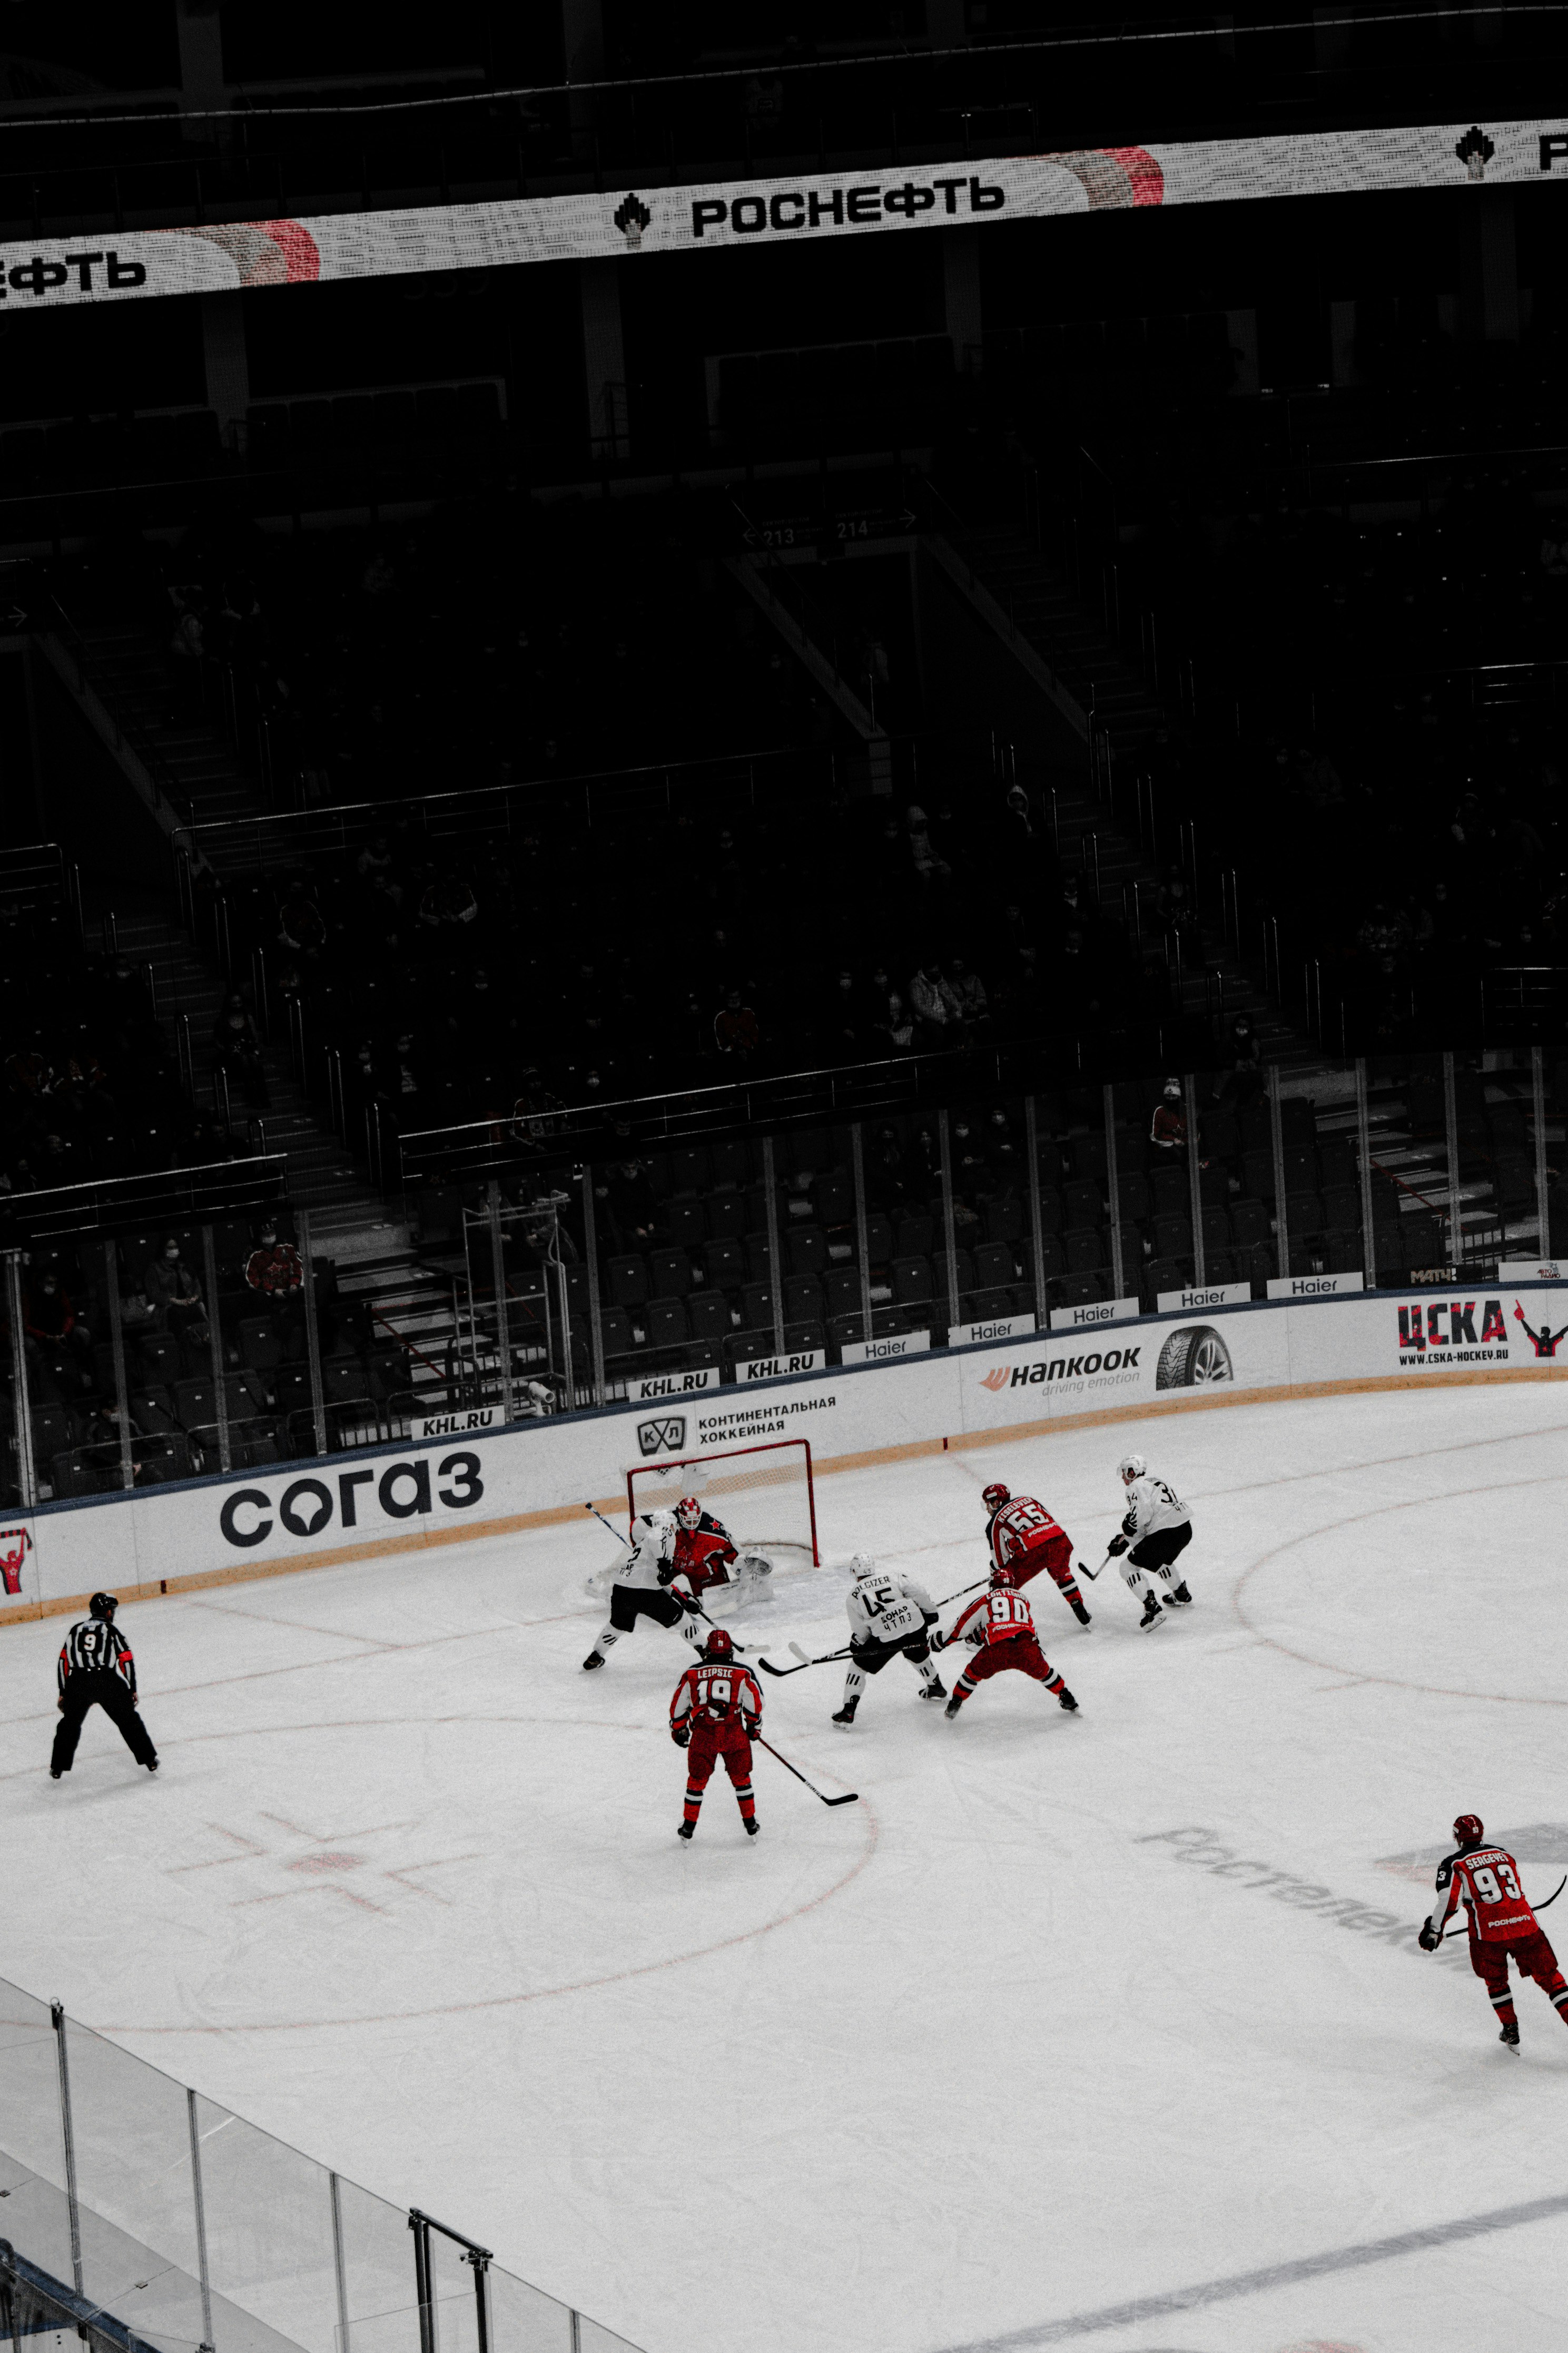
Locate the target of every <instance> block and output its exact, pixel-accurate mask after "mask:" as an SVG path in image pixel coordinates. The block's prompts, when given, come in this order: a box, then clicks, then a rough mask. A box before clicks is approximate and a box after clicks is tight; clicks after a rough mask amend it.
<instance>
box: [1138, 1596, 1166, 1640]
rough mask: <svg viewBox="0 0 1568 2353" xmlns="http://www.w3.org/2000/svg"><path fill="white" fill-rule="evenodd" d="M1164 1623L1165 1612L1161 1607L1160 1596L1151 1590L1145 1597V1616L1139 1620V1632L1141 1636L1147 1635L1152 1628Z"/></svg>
mask: <svg viewBox="0 0 1568 2353" xmlns="http://www.w3.org/2000/svg"><path fill="white" fill-rule="evenodd" d="M1163 1623H1164V1612H1163V1609H1161V1607H1160V1599H1159V1596H1158V1594H1156V1593H1155V1592H1154V1591H1153V1589H1152V1588H1151V1589H1150V1590H1149V1591H1148V1592H1147V1593H1146V1594H1145V1595H1144V1596H1143V1615H1142V1618H1140V1620H1138V1630H1139V1632H1140V1633H1141V1634H1146V1633H1147V1632H1148V1631H1149V1629H1150V1627H1151V1626H1160V1625H1163Z"/></svg>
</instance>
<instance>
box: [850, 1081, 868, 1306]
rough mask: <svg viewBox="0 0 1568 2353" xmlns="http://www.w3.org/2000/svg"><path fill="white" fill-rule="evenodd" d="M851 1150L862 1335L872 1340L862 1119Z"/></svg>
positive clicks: (854, 1128) (854, 1130) (853, 1129)
mask: <svg viewBox="0 0 1568 2353" xmlns="http://www.w3.org/2000/svg"><path fill="white" fill-rule="evenodd" d="M849 1148H850V1151H851V1153H852V1155H853V1156H854V1163H855V1254H856V1256H857V1258H858V1260H859V1262H860V1333H861V1337H862V1338H863V1339H865V1340H867V1341H869V1339H870V1337H871V1254H870V1250H869V1247H868V1230H869V1229H868V1219H867V1216H866V1154H865V1136H864V1130H863V1129H862V1127H861V1125H860V1123H859V1121H858V1120H856V1121H855V1123H854V1124H853V1125H852V1126H851V1128H850V1130H849Z"/></svg>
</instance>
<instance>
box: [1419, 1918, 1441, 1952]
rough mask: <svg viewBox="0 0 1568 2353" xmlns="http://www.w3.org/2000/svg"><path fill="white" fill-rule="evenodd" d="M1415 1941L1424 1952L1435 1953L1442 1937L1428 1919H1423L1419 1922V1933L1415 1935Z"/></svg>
mask: <svg viewBox="0 0 1568 2353" xmlns="http://www.w3.org/2000/svg"><path fill="white" fill-rule="evenodd" d="M1415 1941H1416V1943H1417V1944H1418V1945H1419V1946H1420V1947H1421V1949H1422V1951H1423V1952H1424V1953H1435V1952H1436V1949H1437V1947H1438V1946H1439V1945H1440V1944H1441V1943H1442V1941H1443V1939H1442V1937H1441V1936H1439V1935H1438V1934H1437V1931H1436V1928H1434V1926H1432V1923H1431V1921H1430V1920H1423V1922H1422V1923H1421V1934H1420V1935H1419V1936H1417V1937H1416V1939H1415Z"/></svg>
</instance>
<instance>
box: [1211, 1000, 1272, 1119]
mask: <svg viewBox="0 0 1568 2353" xmlns="http://www.w3.org/2000/svg"><path fill="white" fill-rule="evenodd" d="M1230 1086H1234V1088H1235V1090H1236V1107H1237V1111H1238V1112H1242V1111H1246V1110H1247V1109H1248V1108H1249V1107H1250V1106H1251V1105H1252V1104H1253V1103H1256V1102H1257V1101H1258V1096H1259V1095H1260V1094H1261V1093H1262V1092H1263V1049H1262V1046H1261V1044H1260V1043H1259V1040H1258V1032H1257V1030H1256V1029H1254V1028H1253V1026H1252V1017H1251V1015H1250V1014H1248V1013H1238V1014H1237V1016H1236V1018H1234V1020H1233V1021H1232V1022H1231V1025H1230V1029H1229V1032H1228V1034H1227V1036H1226V1071H1225V1072H1224V1075H1223V1076H1222V1077H1221V1079H1220V1082H1219V1084H1218V1086H1217V1087H1216V1088H1215V1102H1216V1103H1218V1102H1219V1101H1220V1099H1221V1097H1222V1096H1223V1095H1224V1093H1225V1092H1226V1088H1227V1087H1230Z"/></svg>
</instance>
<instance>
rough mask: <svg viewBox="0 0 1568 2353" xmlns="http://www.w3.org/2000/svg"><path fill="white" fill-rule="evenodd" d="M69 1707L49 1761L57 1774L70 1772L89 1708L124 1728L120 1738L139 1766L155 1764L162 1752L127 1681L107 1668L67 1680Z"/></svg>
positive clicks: (63, 1711)
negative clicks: (152, 1736)
mask: <svg viewBox="0 0 1568 2353" xmlns="http://www.w3.org/2000/svg"><path fill="white" fill-rule="evenodd" d="M64 1698H65V1705H64V1706H63V1707H62V1708H61V1710H60V1720H59V1723H58V1725H56V1727H55V1746H54V1753H53V1755H52V1756H51V1757H50V1758H49V1769H50V1771H51V1772H53V1773H68V1772H69V1771H70V1768H71V1759H72V1757H74V1756H75V1755H76V1746H77V1742H78V1741H79V1739H80V1738H81V1727H82V1721H83V1719H84V1717H85V1716H86V1715H87V1712H88V1709H89V1707H100V1708H101V1709H102V1710H103V1712H104V1714H105V1715H107V1716H108V1717H109V1718H110V1721H111V1722H112V1723H114V1724H117V1725H119V1726H120V1735H121V1739H122V1740H123V1741H124V1743H125V1746H127V1748H129V1749H130V1751H131V1754H132V1757H135V1759H136V1762H137V1763H138V1765H155V1764H156V1763H157V1761H158V1752H157V1750H156V1749H155V1748H154V1747H153V1743H152V1742H151V1740H149V1738H148V1737H147V1727H146V1725H144V1724H143V1723H142V1718H141V1717H140V1716H139V1715H137V1713H136V1703H135V1701H134V1700H133V1699H132V1696H131V1694H130V1693H129V1692H128V1691H127V1690H126V1688H125V1679H124V1677H123V1676H122V1675H117V1674H114V1673H112V1672H110V1671H108V1670H106V1669H99V1670H95V1672H92V1673H91V1674H83V1673H81V1672H77V1673H75V1674H69V1675H68V1676H67V1677H66V1687H65V1694H64Z"/></svg>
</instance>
